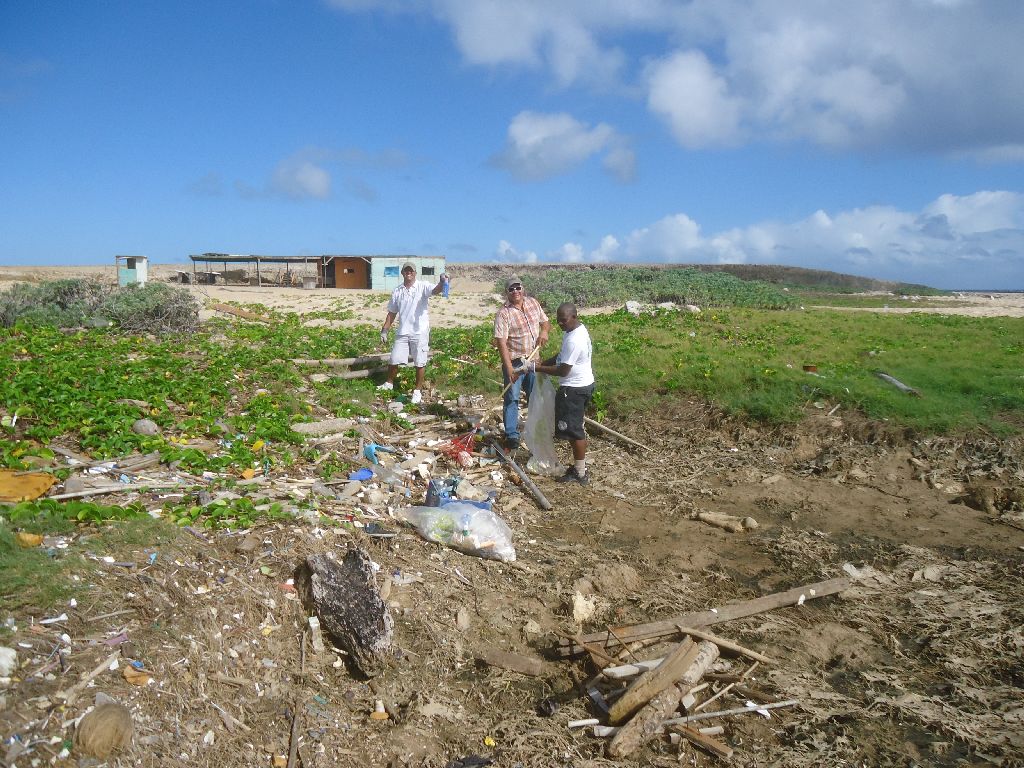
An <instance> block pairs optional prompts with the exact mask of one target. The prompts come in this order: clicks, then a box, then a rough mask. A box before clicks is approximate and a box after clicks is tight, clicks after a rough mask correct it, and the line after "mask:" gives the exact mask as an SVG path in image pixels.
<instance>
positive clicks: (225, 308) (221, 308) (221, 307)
mask: <svg viewBox="0 0 1024 768" xmlns="http://www.w3.org/2000/svg"><path fill="white" fill-rule="evenodd" d="M211 309H214V310H216V311H217V312H226V313H227V314H229V315H234V316H235V317H241V318H243V319H245V320H256V321H257V322H260V323H269V322H270V321H269V320H268V319H267V318H265V317H263V316H262V315H257V314H256V313H255V312H250V311H249V310H247V309H239V308H238V307H232V306H231V305H230V304H214V305H213V306H212V307H211Z"/></svg>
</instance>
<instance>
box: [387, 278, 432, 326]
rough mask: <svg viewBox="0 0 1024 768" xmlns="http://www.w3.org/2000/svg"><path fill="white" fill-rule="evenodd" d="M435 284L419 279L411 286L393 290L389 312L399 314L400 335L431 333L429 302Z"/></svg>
mask: <svg viewBox="0 0 1024 768" xmlns="http://www.w3.org/2000/svg"><path fill="white" fill-rule="evenodd" d="M433 290H434V286H432V285H430V284H429V283H424V282H422V281H420V280H417V281H416V282H415V283H413V284H412V286H410V287H409V288H406V287H405V284H404V283H403V284H402V285H400V286H398V287H397V288H395V290H393V291H392V292H391V301H389V302H388V312H394V313H395V314H396V315H398V330H397V331H396V332H395V334H396V335H398V336H425V335H426V334H428V333H430V316H429V315H428V314H427V304H428V299H429V298H430V295H431V293H432V292H433Z"/></svg>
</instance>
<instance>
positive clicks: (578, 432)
mask: <svg viewBox="0 0 1024 768" xmlns="http://www.w3.org/2000/svg"><path fill="white" fill-rule="evenodd" d="M556 320H557V322H558V327H559V328H561V329H562V348H561V349H560V350H559V352H558V354H557V355H555V356H554V357H551V358H548V359H547V360H545V361H544V362H543V363H536V364H534V363H532V362H528V363H527V364H526V365H525V366H524V367H523V368H522V369H520V372H517V373H520V374H521V373H525V372H526V371H530V370H535V371H538V372H539V373H546V374H548V375H550V376H558V377H560V379H561V381H560V383H559V386H558V394H557V395H556V397H555V437H560V438H562V439H564V440H568V441H569V443H570V444H571V445H572V458H573V465H572V466H571V467H568V468H567V469H566V472H565V474H564V475H562V476H561V477H559V478H558V480H557V482H559V483H571V482H578V483H579V484H580V485H586V484H587V483H589V482H590V475H588V474H587V432H586V430H585V429H584V428H583V418H584V416H585V414H586V410H587V406H588V405H590V400H591V398H592V397H593V396H594V368H593V365H592V364H591V359H592V357H593V351H594V348H593V344H592V343H591V341H590V333H589V332H588V331H587V327H586V326H585V325H583V323H581V322H580V321H579V318H578V317H577V314H576V305H575V304H570V303H568V302H566V303H565V304H562V305H560V306H559V307H558V313H557V315H556Z"/></svg>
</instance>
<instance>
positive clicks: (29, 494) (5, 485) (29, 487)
mask: <svg viewBox="0 0 1024 768" xmlns="http://www.w3.org/2000/svg"><path fill="white" fill-rule="evenodd" d="M56 482H57V478H56V477H54V476H53V475H51V474H48V473H46V472H18V471H15V470H13V469H0V501H31V500H32V499H38V498H39V497H40V496H42V495H43V494H44V493H46V492H47V491H48V490H50V488H52V487H53V484H54V483H56Z"/></svg>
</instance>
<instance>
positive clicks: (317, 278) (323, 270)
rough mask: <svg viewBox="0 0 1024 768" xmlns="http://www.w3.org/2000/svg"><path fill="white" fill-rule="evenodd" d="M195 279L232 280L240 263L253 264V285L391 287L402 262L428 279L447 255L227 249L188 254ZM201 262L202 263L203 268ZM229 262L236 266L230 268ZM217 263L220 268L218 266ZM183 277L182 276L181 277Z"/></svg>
mask: <svg viewBox="0 0 1024 768" xmlns="http://www.w3.org/2000/svg"><path fill="white" fill-rule="evenodd" d="M189 258H190V259H191V260H192V273H193V274H192V282H197V283H198V282H214V281H215V280H216V279H217V277H220V278H221V279H223V280H224V282H230V277H229V274H230V273H237V272H238V271H239V270H238V266H239V265H251V269H252V270H253V271H254V272H255V274H254V275H249V278H248V281H249V283H250V284H252V285H263V284H264V283H267V284H271V285H294V286H300V285H301V286H302V287H303V288H364V289H365V288H371V289H373V290H377V291H391V290H393V289H394V288H396V287H397V286H398V285H399V284H400V283H401V282H402V265H403V264H406V263H412V264H415V265H416V272H417V274H418V275H419V276H420V277H421V278H423V279H425V280H427V281H436V280H438V279H440V277H441V273H442V272H444V269H445V257H444V256H348V255H335V254H324V255H322V256H257V255H251V254H250V255H242V254H228V253H204V254H201V255H198V256H189ZM199 265H202V269H200V267H199ZM228 265H232V266H233V267H234V269H231V270H229V269H228ZM218 267H219V268H220V269H219V270H218ZM182 279H183V278H182Z"/></svg>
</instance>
